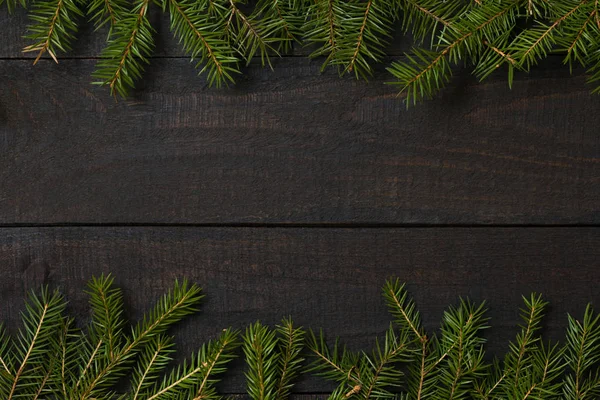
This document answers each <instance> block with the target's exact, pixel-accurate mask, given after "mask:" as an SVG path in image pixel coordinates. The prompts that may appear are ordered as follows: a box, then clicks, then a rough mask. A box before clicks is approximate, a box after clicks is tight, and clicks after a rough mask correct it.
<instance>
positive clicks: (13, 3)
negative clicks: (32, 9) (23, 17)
mask: <svg viewBox="0 0 600 400" xmlns="http://www.w3.org/2000/svg"><path fill="white" fill-rule="evenodd" d="M4 2H5V0H0V6H1V5H2V4H3V3H4ZM17 6H21V7H23V8H27V0H6V8H7V9H8V13H9V14H12V12H13V11H14V10H15V8H16V7H17Z"/></svg>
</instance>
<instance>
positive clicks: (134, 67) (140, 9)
mask: <svg viewBox="0 0 600 400" xmlns="http://www.w3.org/2000/svg"><path fill="white" fill-rule="evenodd" d="M149 5H150V0H136V1H135V7H134V8H133V10H132V12H131V13H128V14H127V15H126V16H123V17H122V18H121V19H120V20H118V21H117V23H116V24H115V25H114V26H113V29H112V34H111V37H110V38H109V40H108V44H107V46H106V47H105V48H104V50H103V51H102V54H101V59H100V61H99V62H98V64H97V66H96V71H95V72H94V74H93V76H94V77H95V78H96V79H97V81H95V82H94V84H97V85H107V86H108V87H109V88H110V92H111V94H112V95H113V96H116V95H117V94H119V95H120V96H122V97H126V96H127V93H128V91H129V89H131V88H133V87H134V83H135V80H137V79H139V78H140V77H141V76H142V72H143V70H144V67H143V64H146V63H147V62H148V57H149V56H150V54H151V53H152V49H153V48H154V39H153V37H152V35H153V29H152V27H151V26H150V22H149V21H148V18H147V16H146V14H147V12H148V6H149Z"/></svg>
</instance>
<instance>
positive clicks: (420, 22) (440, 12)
mask: <svg viewBox="0 0 600 400" xmlns="http://www.w3.org/2000/svg"><path fill="white" fill-rule="evenodd" d="M400 6H401V9H402V27H403V29H404V30H405V31H407V32H410V33H411V34H412V35H413V36H414V37H415V38H416V39H417V40H418V41H420V42H423V41H424V40H425V39H426V38H428V37H433V36H434V35H435V34H436V33H438V29H439V28H442V29H446V28H449V27H450V26H451V25H452V23H453V22H454V21H455V20H457V19H458V18H460V16H461V15H462V14H463V13H464V12H465V11H466V10H467V8H468V7H467V5H465V4H464V3H463V2H460V1H439V0H403V1H401V2H400Z"/></svg>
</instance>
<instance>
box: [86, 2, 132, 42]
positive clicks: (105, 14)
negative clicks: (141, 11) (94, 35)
mask: <svg viewBox="0 0 600 400" xmlns="http://www.w3.org/2000/svg"><path fill="white" fill-rule="evenodd" d="M128 7H129V4H128V2H127V1H125V0H90V1H89V3H88V8H87V14H88V16H89V18H90V20H91V21H92V22H93V23H94V25H95V26H96V29H100V28H101V27H103V26H104V25H106V24H109V25H110V30H109V33H108V37H109V38H110V36H111V32H112V28H113V27H114V26H115V24H116V23H117V21H119V20H120V19H121V18H122V17H124V16H126V15H127V13H128Z"/></svg>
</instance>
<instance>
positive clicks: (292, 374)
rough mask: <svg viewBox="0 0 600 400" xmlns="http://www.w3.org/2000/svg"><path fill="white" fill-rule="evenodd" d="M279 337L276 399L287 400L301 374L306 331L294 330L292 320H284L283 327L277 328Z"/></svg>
mask: <svg viewBox="0 0 600 400" xmlns="http://www.w3.org/2000/svg"><path fill="white" fill-rule="evenodd" d="M276 329H277V333H278V335H279V354H280V355H279V358H278V360H279V365H278V374H279V379H278V381H277V385H276V389H275V395H274V398H275V399H276V400H285V399H287V398H288V397H289V394H290V391H291V388H292V387H293V383H292V382H293V380H294V379H295V378H296V376H297V375H298V374H299V373H300V367H301V365H302V362H303V361H304V358H302V357H300V353H301V352H302V349H303V348H304V334H305V332H304V330H302V328H294V325H293V322H292V319H291V318H287V319H284V320H283V321H282V322H281V325H278V326H277V327H276Z"/></svg>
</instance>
